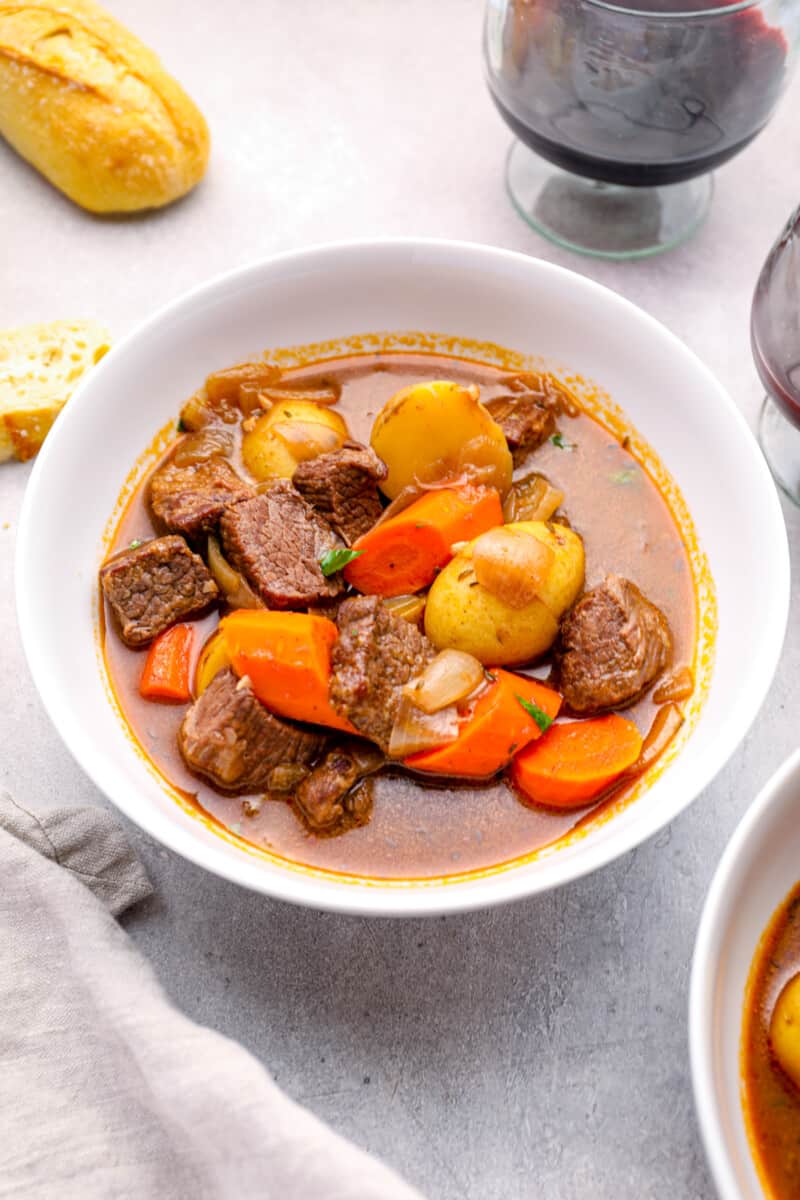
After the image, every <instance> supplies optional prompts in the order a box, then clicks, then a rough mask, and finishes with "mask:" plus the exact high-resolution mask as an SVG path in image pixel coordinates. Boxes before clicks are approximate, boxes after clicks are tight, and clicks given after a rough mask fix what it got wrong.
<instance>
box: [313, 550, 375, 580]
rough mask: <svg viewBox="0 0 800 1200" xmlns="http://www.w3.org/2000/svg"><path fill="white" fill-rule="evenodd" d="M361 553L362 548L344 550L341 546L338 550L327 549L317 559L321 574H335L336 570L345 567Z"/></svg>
mask: <svg viewBox="0 0 800 1200" xmlns="http://www.w3.org/2000/svg"><path fill="white" fill-rule="evenodd" d="M363 553H364V551H363V550H346V549H345V548H344V547H341V548H340V549H339V550H329V551H328V553H327V554H323V556H322V558H321V559H320V560H319V565H320V568H321V570H322V574H323V575H324V576H325V577H326V578H327V576H328V575H335V574H336V572H337V571H341V570H342V568H343V567H346V566H347V564H348V563H351V562H352V561H353V559H354V558H358V557H359V555H361V554H363Z"/></svg>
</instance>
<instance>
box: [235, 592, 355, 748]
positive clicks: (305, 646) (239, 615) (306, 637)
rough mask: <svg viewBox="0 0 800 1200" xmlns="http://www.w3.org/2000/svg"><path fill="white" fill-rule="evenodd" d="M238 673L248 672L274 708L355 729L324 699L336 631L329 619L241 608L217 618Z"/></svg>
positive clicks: (296, 716)
mask: <svg viewBox="0 0 800 1200" xmlns="http://www.w3.org/2000/svg"><path fill="white" fill-rule="evenodd" d="M220 629H221V630H222V633H223V636H224V638H225V644H226V646H227V650H228V656H229V658H230V661H231V665H232V666H233V669H234V671H235V672H236V674H237V675H239V676H240V677H241V676H244V675H246V676H247V677H248V678H249V680H250V683H251V685H252V688H253V692H254V693H255V695H256V696H257V697H258V699H259V700H260V701H261V702H262V704H265V705H266V706H267V708H269V709H271V711H272V712H274V713H277V715H278V716H281V717H291V718H293V719H294V720H295V721H306V722H307V723H308V724H310V725H326V726H330V727H331V728H332V729H345V730H347V732H348V733H355V730H354V728H353V726H352V725H351V724H350V722H349V721H348V720H347V719H346V718H345V717H340V716H339V714H338V713H337V712H336V711H335V710H334V709H333V707H332V706H331V703H330V701H329V699H328V684H329V683H330V677H331V647H332V646H333V644H334V642H335V641H336V639H337V637H338V636H339V632H338V630H337V628H336V626H335V625H334V623H333V621H329V620H328V619H327V617H319V616H315V615H314V614H313V613H295V612H271V611H269V610H268V609H264V608H262V609H250V608H242V609H238V610H237V611H236V612H233V613H231V614H230V616H227V617H225V618H224V619H223V620H222V621H221V622H220Z"/></svg>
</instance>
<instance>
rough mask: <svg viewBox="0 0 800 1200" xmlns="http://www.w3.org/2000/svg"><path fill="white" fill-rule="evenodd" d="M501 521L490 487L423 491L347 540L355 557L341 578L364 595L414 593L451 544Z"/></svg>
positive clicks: (447, 558)
mask: <svg viewBox="0 0 800 1200" xmlns="http://www.w3.org/2000/svg"><path fill="white" fill-rule="evenodd" d="M502 523H503V508H502V505H501V503H500V496H499V495H498V493H497V492H496V491H495V489H494V488H486V487H461V488H437V489H435V490H433V491H430V492H425V494H424V495H422V496H420V497H419V498H418V499H417V500H415V501H414V502H413V503H412V504H409V506H408V508H406V509H403V511H402V512H400V513H398V514H397V516H396V517H390V518H389V520H388V521H384V522H382V523H381V524H380V525H376V526H375V528H374V529H370V531H369V532H368V533H365V534H364V535H363V537H360V538H358V540H357V541H355V542H354V543H353V550H355V551H357V552H358V558H355V559H353V561H352V562H350V563H348V565H347V566H346V567H345V571H344V577H345V579H346V580H347V582H348V583H349V584H350V585H351V586H352V587H354V588H357V589H358V591H359V592H364V593H366V594H367V595H370V596H403V595H406V594H407V593H410V592H418V591H419V590H420V589H421V588H425V587H427V586H428V585H429V584H430V583H432V581H433V579H434V576H435V575H436V572H437V571H439V570H441V568H442V567H444V566H445V565H446V564H447V563H448V562H449V561H450V559H451V558H452V557H453V550H452V547H453V545H454V543H456V542H467V541H471V540H472V539H473V538H476V537H477V536H478V534H480V533H484V532H485V531H486V530H487V529H491V528H492V527H493V526H495V525H502Z"/></svg>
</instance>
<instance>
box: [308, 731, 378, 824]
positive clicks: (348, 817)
mask: <svg viewBox="0 0 800 1200" xmlns="http://www.w3.org/2000/svg"><path fill="white" fill-rule="evenodd" d="M383 763H384V756H383V755H382V754H381V752H380V751H379V750H376V749H375V747H374V746H370V745H368V744H367V743H366V742H361V743H360V742H345V743H343V744H342V745H341V746H336V747H335V748H334V749H333V750H330V751H329V752H328V754H326V755H325V758H324V759H323V760H322V762H321V763H319V764H318V765H317V766H316V767H314V769H313V771H311V773H310V774H309V775H307V776H306V778H305V779H304V780H303V781H302V783H300V785H299V786H298V787H297V788H296V790H295V793H294V798H295V802H296V804H297V807H298V808H299V809H300V811H301V813H302V815H303V817H304V819H305V821H306V824H307V825H308V826H309V828H311V829H312V830H314V831H315V832H319V833H331V832H334V831H335V832H337V833H344V831H345V830H346V829H352V828H353V827H354V826H355V825H365V824H366V822H367V821H368V820H369V816H370V812H371V809H372V794H371V787H370V786H369V784H367V785H364V786H362V787H357V786H356V785H357V784H358V783H360V781H361V780H362V779H364V778H365V777H366V776H368V775H372V774H373V773H374V772H375V771H378V770H380V768H381V767H382V766H383Z"/></svg>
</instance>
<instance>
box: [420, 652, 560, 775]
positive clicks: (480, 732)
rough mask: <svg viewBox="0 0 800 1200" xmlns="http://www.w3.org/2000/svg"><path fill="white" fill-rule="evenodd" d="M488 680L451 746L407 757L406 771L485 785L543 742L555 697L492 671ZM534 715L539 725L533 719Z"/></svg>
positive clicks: (515, 677) (557, 703) (557, 702)
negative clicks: (523, 751) (482, 781)
mask: <svg viewBox="0 0 800 1200" xmlns="http://www.w3.org/2000/svg"><path fill="white" fill-rule="evenodd" d="M490 674H491V676H492V677H493V682H492V683H491V686H490V687H488V688H487V689H486V691H485V692H482V693H481V695H480V696H479V697H478V699H477V700H476V701H475V703H474V705H473V707H472V709H471V711H470V712H468V713H467V715H466V716H465V718H464V720H463V724H462V725H461V727H460V729H459V733H458V738H457V739H456V741H454V742H451V743H450V744H449V745H447V746H440V747H439V748H438V749H436V750H423V751H421V752H420V753H419V754H412V755H410V756H409V757H408V758H406V759H405V760H404V762H405V765H406V766H407V767H412V768H413V769H414V770H415V771H431V772H434V773H435V774H437V775H452V776H459V777H463V778H465V779H486V778H487V777H488V776H490V775H495V774H496V773H497V772H498V771H501V770H502V769H503V767H505V766H506V765H507V764H508V762H509V761H510V759H511V758H512V757H513V756H514V754H516V753H517V751H518V750H521V749H522V748H523V747H524V746H527V745H528V743H529V742H532V741H535V740H536V739H537V738H540V737H541V736H542V726H544V727H545V728H546V727H547V724H548V722H549V721H552V720H553V719H554V718H555V717H556V716H557V715H558V710H559V709H560V707H561V697H560V696H559V694H558V692H554V691H553V690H552V689H551V688H548V687H545V685H544V684H543V683H539V682H538V681H537V680H535V679H527V678H526V677H525V676H524V675H514V674H513V672H511V671H501V670H497V669H495V670H492V671H491V672H490ZM522 701H525V704H523V703H522ZM525 705H528V706H529V707H527V708H526V706H525ZM531 710H533V711H531ZM537 712H538V719H537V716H535V715H534V714H535V713H537Z"/></svg>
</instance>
